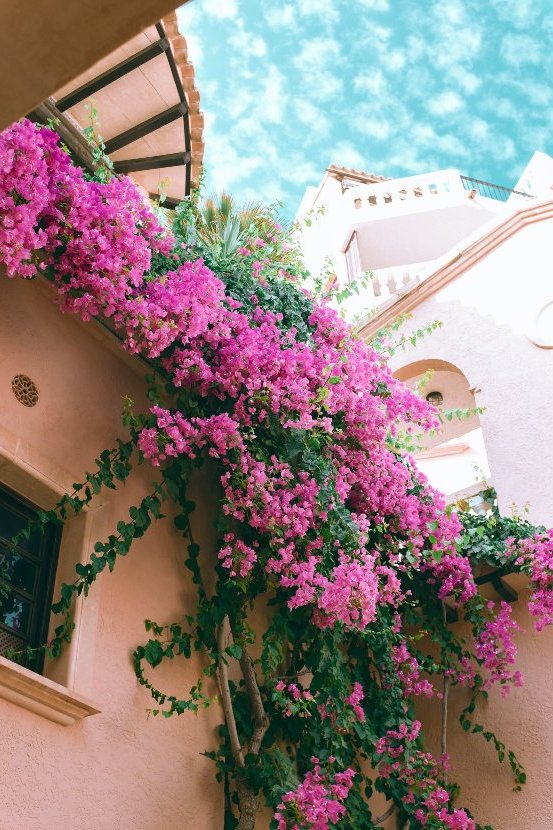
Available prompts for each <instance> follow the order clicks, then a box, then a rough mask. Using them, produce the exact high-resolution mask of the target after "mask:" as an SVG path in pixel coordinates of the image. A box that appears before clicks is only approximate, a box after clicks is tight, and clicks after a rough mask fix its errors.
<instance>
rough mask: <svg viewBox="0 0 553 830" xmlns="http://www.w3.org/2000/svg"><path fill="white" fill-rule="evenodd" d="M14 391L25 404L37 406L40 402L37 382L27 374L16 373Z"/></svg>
mask: <svg viewBox="0 0 553 830" xmlns="http://www.w3.org/2000/svg"><path fill="white" fill-rule="evenodd" d="M12 392H13V394H14V395H15V397H16V398H17V400H18V401H19V403H21V404H23V406H35V405H36V404H37V403H38V389H37V387H36V383H35V382H34V381H32V380H31V378H29V377H27V375H16V376H15V377H14V378H13V380H12Z"/></svg>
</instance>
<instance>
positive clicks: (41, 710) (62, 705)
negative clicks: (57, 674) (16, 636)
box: [0, 657, 100, 726]
mask: <svg viewBox="0 0 553 830" xmlns="http://www.w3.org/2000/svg"><path fill="white" fill-rule="evenodd" d="M0 698H2V699H3V700H8V701H9V702H10V703H15V704H16V705H17V706H21V707H22V708H23V709H28V710H29V711H30V712H34V713H35V714H36V715H40V716H41V717H43V718H47V719H48V720H51V721H54V723H59V724H61V725H62V726H71V725H72V724H74V723H76V722H77V721H79V720H82V719H83V718H87V717H89V715H97V714H99V712H100V709H97V708H96V706H95V705H94V704H93V703H92V702H91V701H89V700H87V698H85V697H83V696H82V695H79V694H77V693H76V692H74V691H72V690H71V689H67V688H66V687H65V686H60V684H59V683H54V681H53V680H49V679H48V678H47V677H42V675H40V674H36V673H35V672H32V671H29V669H25V668H23V666H19V665H18V664H17V663H13V662H12V661H11V660H7V659H6V658H5V657H0Z"/></svg>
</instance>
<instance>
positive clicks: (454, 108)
mask: <svg viewBox="0 0 553 830" xmlns="http://www.w3.org/2000/svg"><path fill="white" fill-rule="evenodd" d="M462 107H463V99H462V98H461V97H460V96H459V95H458V94H457V93H456V92H452V91H451V90H449V91H447V92H440V93H438V95H434V97H433V98H431V99H430V100H429V101H428V109H429V111H430V112H431V113H432V115H451V114H452V113H454V112H458V111H459V110H460V109H461V108H462Z"/></svg>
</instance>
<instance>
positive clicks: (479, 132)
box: [468, 118, 490, 142]
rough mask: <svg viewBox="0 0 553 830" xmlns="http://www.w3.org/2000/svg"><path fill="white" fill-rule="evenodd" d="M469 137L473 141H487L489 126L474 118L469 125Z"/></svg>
mask: <svg viewBox="0 0 553 830" xmlns="http://www.w3.org/2000/svg"><path fill="white" fill-rule="evenodd" d="M468 130H469V135H470V137H471V139H472V140H473V141H477V142H478V141H485V140H486V139H487V138H488V136H489V134H490V128H489V126H488V124H487V123H486V122H485V121H483V120H482V119H481V118H473V119H472V120H471V121H470V123H469V125H468Z"/></svg>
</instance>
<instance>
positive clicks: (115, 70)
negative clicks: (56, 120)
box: [56, 37, 169, 112]
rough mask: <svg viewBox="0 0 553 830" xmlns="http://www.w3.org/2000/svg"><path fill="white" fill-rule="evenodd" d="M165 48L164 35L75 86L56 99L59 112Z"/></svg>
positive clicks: (165, 49)
mask: <svg viewBox="0 0 553 830" xmlns="http://www.w3.org/2000/svg"><path fill="white" fill-rule="evenodd" d="M167 49H169V41H168V40H167V38H165V37H163V38H160V39H159V40H156V41H155V42H154V43H150V44H149V46H146V47H145V48H144V49H141V50H140V52H136V54H134V55H131V56H130V57H129V58H126V59H125V60H123V61H121V62H120V63H118V64H116V66H112V68H111V69H107V70H106V71H105V72H102V74H101V75H97V76H96V78H93V79H92V80H91V81H88V82H87V83H85V84H82V86H80V87H77V89H74V90H73V92H69V93H68V94H67V95H64V96H63V98H60V99H59V100H58V101H56V105H57V108H58V109H59V110H60V112H65V110H68V109H70V107H74V106H75V105H76V104H80V102H81V101H84V100H85V99H86V98H89V97H90V96H91V95H94V93H95V92H98V90H100V89H103V88H104V87H105V86H108V85H109V84H111V83H113V81H117V80H118V79H119V78H122V77H123V76H124V75H127V74H128V73H129V72H132V71H133V69H138V67H139V66H142V64H144V63H147V62H148V61H151V60H152V59H153V58H157V56H158V55H162V54H163V53H164V52H166V51H167Z"/></svg>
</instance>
